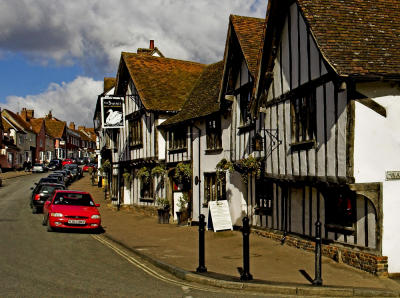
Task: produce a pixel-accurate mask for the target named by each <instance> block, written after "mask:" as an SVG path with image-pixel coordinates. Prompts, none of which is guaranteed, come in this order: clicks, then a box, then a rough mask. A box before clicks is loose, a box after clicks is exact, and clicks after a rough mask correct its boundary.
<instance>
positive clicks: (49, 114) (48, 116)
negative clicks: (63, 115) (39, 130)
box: [46, 110, 53, 120]
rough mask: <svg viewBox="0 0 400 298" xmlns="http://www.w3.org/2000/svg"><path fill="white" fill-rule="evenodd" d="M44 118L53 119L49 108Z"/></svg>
mask: <svg viewBox="0 0 400 298" xmlns="http://www.w3.org/2000/svg"><path fill="white" fill-rule="evenodd" d="M46 119H48V120H51V119H53V115H52V114H51V110H50V111H49V113H48V114H47V115H46Z"/></svg>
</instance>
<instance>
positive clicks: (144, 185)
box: [140, 178, 153, 198]
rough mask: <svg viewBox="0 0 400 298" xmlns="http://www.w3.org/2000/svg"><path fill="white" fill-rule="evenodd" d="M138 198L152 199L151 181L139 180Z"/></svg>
mask: <svg viewBox="0 0 400 298" xmlns="http://www.w3.org/2000/svg"><path fill="white" fill-rule="evenodd" d="M140 197H141V198H152V197H153V179H151V178H150V179H147V180H140Z"/></svg>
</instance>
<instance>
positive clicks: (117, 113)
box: [101, 96, 125, 128]
mask: <svg viewBox="0 0 400 298" xmlns="http://www.w3.org/2000/svg"><path fill="white" fill-rule="evenodd" d="M124 123H125V111H124V98H123V97H119V96H112V97H111V96H106V97H103V98H101V124H102V128H123V127H124Z"/></svg>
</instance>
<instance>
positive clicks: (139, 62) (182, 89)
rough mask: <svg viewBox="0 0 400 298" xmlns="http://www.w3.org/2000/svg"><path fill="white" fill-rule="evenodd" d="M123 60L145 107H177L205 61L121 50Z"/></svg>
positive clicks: (173, 108)
mask: <svg viewBox="0 0 400 298" xmlns="http://www.w3.org/2000/svg"><path fill="white" fill-rule="evenodd" d="M122 60H123V61H124V62H125V65H126V66H127V68H128V71H129V74H130V76H131V78H132V80H133V82H134V84H135V86H136V88H137V90H138V93H139V96H140V98H141V100H142V102H143V104H144V106H145V108H146V109H147V110H152V111H179V110H180V109H181V106H182V104H183V103H184V101H185V99H186V97H187V95H188V94H189V92H190V90H191V89H192V88H193V85H194V83H195V82H196V80H197V79H198V77H199V76H200V75H201V73H202V71H203V69H204V67H205V66H206V65H204V64H200V63H196V62H190V61H182V60H175V59H170V58H162V57H153V56H143V55H138V54H134V53H125V52H123V53H122Z"/></svg>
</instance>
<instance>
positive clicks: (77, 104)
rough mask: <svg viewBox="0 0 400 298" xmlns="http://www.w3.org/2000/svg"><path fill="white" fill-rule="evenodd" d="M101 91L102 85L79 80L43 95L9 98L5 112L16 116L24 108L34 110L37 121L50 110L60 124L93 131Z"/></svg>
mask: <svg viewBox="0 0 400 298" xmlns="http://www.w3.org/2000/svg"><path fill="white" fill-rule="evenodd" d="M102 87H103V82H102V81H95V80H93V79H92V78H88V77H77V78H76V79H75V80H73V81H72V82H69V83H62V84H55V83H52V84H50V85H49V87H48V88H47V90H46V91H45V92H43V93H41V94H36V95H28V96H26V97H18V96H8V97H7V98H6V103H5V104H2V108H5V109H9V110H11V111H14V112H17V111H21V109H22V108H27V109H33V110H34V111H35V115H34V116H35V118H40V117H44V116H45V115H46V114H48V112H49V111H50V110H51V111H52V114H53V116H54V117H56V118H58V119H60V120H63V121H68V123H69V122H70V121H73V122H75V124H76V125H85V126H87V127H93V120H92V119H93V113H94V107H95V105H96V100H97V95H98V94H100V93H101V91H102Z"/></svg>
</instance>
